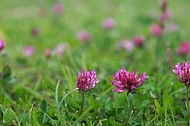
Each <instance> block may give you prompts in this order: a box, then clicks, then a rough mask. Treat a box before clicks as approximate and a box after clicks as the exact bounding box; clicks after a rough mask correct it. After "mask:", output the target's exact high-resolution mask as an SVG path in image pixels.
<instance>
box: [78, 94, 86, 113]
mask: <svg viewBox="0 0 190 126" xmlns="http://www.w3.org/2000/svg"><path fill="white" fill-rule="evenodd" d="M84 94H85V93H84V92H81V95H82V103H81V108H80V113H79V116H81V115H82V111H83V107H84Z"/></svg>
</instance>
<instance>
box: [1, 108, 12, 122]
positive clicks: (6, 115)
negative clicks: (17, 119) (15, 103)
mask: <svg viewBox="0 0 190 126" xmlns="http://www.w3.org/2000/svg"><path fill="white" fill-rule="evenodd" d="M13 118H14V112H13V110H12V109H11V108H7V109H6V110H5V111H4V114H3V123H8V122H12V120H13Z"/></svg>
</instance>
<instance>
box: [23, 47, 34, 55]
mask: <svg viewBox="0 0 190 126" xmlns="http://www.w3.org/2000/svg"><path fill="white" fill-rule="evenodd" d="M34 53H35V48H34V47H33V46H25V47H24V48H23V54H24V55H25V56H26V57H31V56H32V55H34Z"/></svg>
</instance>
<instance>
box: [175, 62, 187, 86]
mask: <svg viewBox="0 0 190 126" xmlns="http://www.w3.org/2000/svg"><path fill="white" fill-rule="evenodd" d="M173 72H174V74H176V75H177V76H178V80H179V81H180V82H181V83H184V84H185V85H186V86H187V87H188V86H189V85H190V63H189V62H188V61H184V62H183V63H182V64H180V63H178V64H177V65H175V68H174V69H173Z"/></svg>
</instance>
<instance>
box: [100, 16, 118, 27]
mask: <svg viewBox="0 0 190 126" xmlns="http://www.w3.org/2000/svg"><path fill="white" fill-rule="evenodd" d="M114 26H115V20H114V19H113V18H107V19H105V20H103V22H102V27H103V28H105V29H112V28H114Z"/></svg>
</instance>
